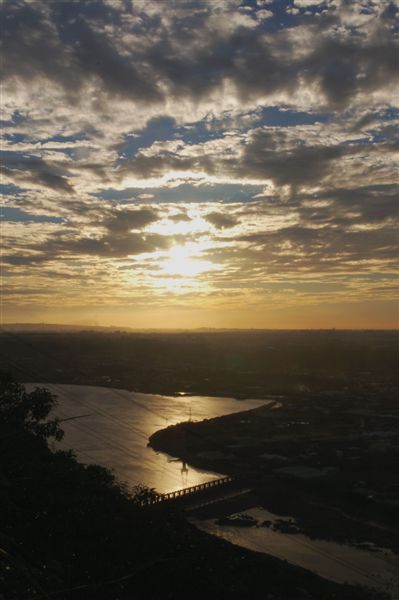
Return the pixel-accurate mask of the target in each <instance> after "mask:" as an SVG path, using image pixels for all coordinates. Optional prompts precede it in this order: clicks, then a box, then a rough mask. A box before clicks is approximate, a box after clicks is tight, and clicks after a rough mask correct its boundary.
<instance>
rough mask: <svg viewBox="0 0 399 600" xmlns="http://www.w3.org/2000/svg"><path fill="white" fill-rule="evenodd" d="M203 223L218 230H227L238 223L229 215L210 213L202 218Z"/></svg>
mask: <svg viewBox="0 0 399 600" xmlns="http://www.w3.org/2000/svg"><path fill="white" fill-rule="evenodd" d="M204 219H205V221H208V223H211V224H212V225H214V227H217V228H218V229H225V228H226V229H228V228H230V227H234V226H235V225H237V223H238V221H237V219H235V218H234V217H231V216H230V215H226V214H224V213H220V212H211V213H208V214H207V215H205V216H204Z"/></svg>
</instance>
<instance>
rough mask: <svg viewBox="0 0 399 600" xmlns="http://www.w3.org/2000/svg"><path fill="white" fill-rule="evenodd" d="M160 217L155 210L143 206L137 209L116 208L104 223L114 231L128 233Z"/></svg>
mask: <svg viewBox="0 0 399 600" xmlns="http://www.w3.org/2000/svg"><path fill="white" fill-rule="evenodd" d="M158 219H159V215H158V213H157V212H156V211H155V210H152V209H150V208H142V209H136V210H121V209H119V210H115V211H113V212H112V214H111V215H110V216H109V217H107V218H106V219H105V220H104V221H103V222H102V225H103V226H105V227H106V228H107V229H108V230H109V231H111V232H113V233H122V234H123V233H126V232H128V231H129V230H131V229H142V228H143V227H146V226H147V225H150V224H151V223H154V222H155V221H157V220H158Z"/></svg>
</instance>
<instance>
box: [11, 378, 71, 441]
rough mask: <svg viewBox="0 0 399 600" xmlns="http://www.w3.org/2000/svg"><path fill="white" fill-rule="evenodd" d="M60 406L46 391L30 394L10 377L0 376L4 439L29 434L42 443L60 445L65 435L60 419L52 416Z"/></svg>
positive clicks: (35, 391) (52, 395)
mask: <svg viewBox="0 0 399 600" xmlns="http://www.w3.org/2000/svg"><path fill="white" fill-rule="evenodd" d="M56 404H57V400H56V396H55V395H54V394H52V393H51V392H50V391H49V390H47V389H45V388H39V387H38V388H36V389H35V390H33V391H32V392H27V391H26V390H25V388H24V386H23V385H21V384H19V383H17V382H16V381H15V379H14V378H13V377H12V375H10V374H9V373H1V374H0V428H1V430H2V434H3V435H10V436H12V435H15V434H17V433H18V432H21V430H22V431H25V432H27V433H31V434H33V435H34V436H36V437H38V438H41V439H42V440H48V439H49V438H54V439H55V440H57V441H60V440H61V439H62V437H63V435H64V432H63V431H62V429H61V428H60V425H59V420H58V419H57V418H51V419H49V418H48V416H49V414H50V412H51V410H52V409H53V408H54V406H55V405H56Z"/></svg>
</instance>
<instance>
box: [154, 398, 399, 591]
mask: <svg viewBox="0 0 399 600" xmlns="http://www.w3.org/2000/svg"><path fill="white" fill-rule="evenodd" d="M396 414H397V407H396V400H395V399H394V398H393V397H391V396H390V395H389V394H387V395H386V396H385V397H379V398H378V403H377V402H376V401H375V398H368V399H367V398H363V400H362V407H359V406H358V405H357V404H356V402H354V401H353V399H350V398H347V399H344V400H342V399H341V398H339V399H337V398H335V397H330V398H328V397H323V398H320V397H317V396H316V395H308V396H307V397H306V396H305V397H304V398H303V400H302V401H301V402H300V403H297V402H295V403H294V402H293V401H292V400H289V399H285V400H282V402H281V403H280V407H279V408H278V409H276V408H273V406H269V407H261V408H258V409H254V410H251V411H244V412H242V413H240V414H236V415H228V416H225V417H221V418H217V419H212V420H208V421H204V422H201V423H182V424H180V425H176V426H175V427H170V428H167V429H164V430H163V431H158V432H157V433H156V434H154V435H153V436H152V437H151V439H150V443H151V445H152V446H153V447H154V448H156V449H157V450H158V451H166V452H169V453H170V454H173V455H175V456H179V457H180V458H182V459H184V460H185V461H187V462H188V463H189V464H193V465H195V466H196V467H200V468H205V467H206V468H213V469H217V470H218V471H219V472H221V473H225V474H228V475H231V476H233V477H236V478H238V480H241V481H242V482H243V484H245V486H246V487H251V488H252V490H253V492H252V496H251V497H250V498H245V497H243V498H240V499H239V500H237V502H238V506H235V505H234V502H232V503H230V505H229V502H227V503H222V504H219V505H214V506H210V507H206V508H204V509H203V512H202V514H201V513H200V515H199V516H201V517H202V518H203V519H211V518H212V519H215V518H218V519H220V518H222V522H220V524H221V525H223V518H224V519H225V518H226V516H227V515H229V514H234V513H239V512H240V511H243V510H247V509H248V508H250V507H251V506H252V507H253V506H260V507H263V508H264V509H266V510H267V511H270V512H271V513H273V514H274V515H276V517H280V518H279V519H277V522H276V523H275V524H274V525H273V528H272V529H273V531H276V532H280V533H282V534H284V533H285V534H287V535H288V534H289V535H297V536H298V539H299V538H300V536H306V538H307V539H309V540H313V541H314V543H319V541H320V542H322V543H331V544H343V545H344V546H346V547H347V548H352V549H354V550H355V549H359V550H360V549H362V550H364V551H365V550H366V549H367V550H368V551H370V552H375V556H376V557H377V555H378V558H380V557H381V556H384V552H385V553H387V554H388V553H389V552H390V551H391V552H394V553H396V556H397V555H398V553H399V530H398V522H399V521H398V518H397V515H398V513H397V508H396V504H395V494H397V489H399V488H398V487H397V484H398V483H399V481H398V479H399V475H398V473H397V469H396V467H395V465H397V460H398V457H399V446H398V441H399V435H398V433H399V432H398V428H397V426H396V425H395V424H396V423H398V421H397V420H395V415H396ZM365 491H366V494H365ZM240 503H241V506H240ZM287 516H289V517H291V518H292V519H293V521H294V522H295V526H291V527H289V528H287V523H286V522H284V518H285V517H287ZM224 524H225V526H228V525H229V524H228V522H227V523H226V521H225V523H224ZM220 532H221V534H222V532H223V528H222V527H221V529H220ZM379 548H382V549H385V551H380V550H378V549H379ZM376 563H377V561H376ZM398 583H399V582H398Z"/></svg>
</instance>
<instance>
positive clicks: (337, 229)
mask: <svg viewBox="0 0 399 600" xmlns="http://www.w3.org/2000/svg"><path fill="white" fill-rule="evenodd" d="M0 12H1V31H2V56H3V64H2V75H1V77H2V87H1V103H0V104H1V113H2V114H1V120H2V123H1V124H2V142H1V147H0V154H1V165H2V166H1V187H2V193H3V204H2V219H1V228H2V231H1V246H2V276H1V279H2V281H1V285H2V317H1V319H2V322H3V323H10V322H19V323H21V322H26V323H27V322H29V323H39V322H47V323H70V324H72V323H73V324H82V325H106V326H117V327H123V326H126V327H134V328H197V327H214V328H217V327H223V328H296V329H297V328H301V329H302V328H332V327H336V328H391V327H397V325H398V300H397V299H398V295H397V291H398V290H397V288H398V286H397V284H398V270H397V262H398V228H397V221H398V189H399V168H398V167H399V153H398V150H399V143H398V130H399V128H398V124H399V85H398V84H399V53H398V47H399V45H398V40H399V3H398V2H390V1H387V0H357V1H345V0H325V1H323V2H317V1H316V0H293V1H292V0H289V1H288V0H278V1H270V0H267V1H265V2H264V1H262V0H247V1H243V2H240V1H239V0H201V1H196V0H163V1H160V0H157V1H154V0H84V1H79V0H77V1H72V0H56V1H52V0H34V1H33V0H29V1H21V0H9V1H8V0H5V1H3V2H2V4H1V8H0Z"/></svg>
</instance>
